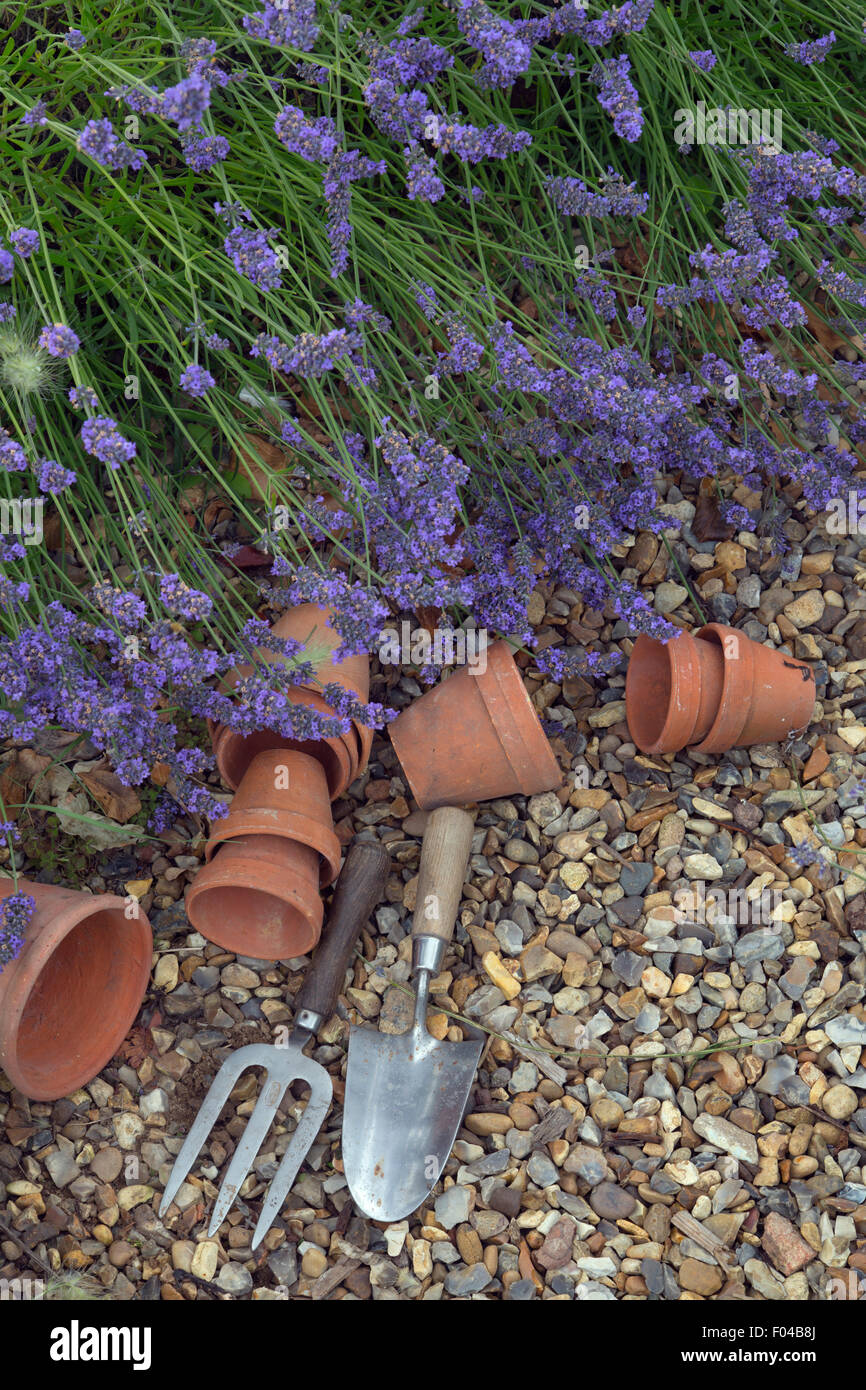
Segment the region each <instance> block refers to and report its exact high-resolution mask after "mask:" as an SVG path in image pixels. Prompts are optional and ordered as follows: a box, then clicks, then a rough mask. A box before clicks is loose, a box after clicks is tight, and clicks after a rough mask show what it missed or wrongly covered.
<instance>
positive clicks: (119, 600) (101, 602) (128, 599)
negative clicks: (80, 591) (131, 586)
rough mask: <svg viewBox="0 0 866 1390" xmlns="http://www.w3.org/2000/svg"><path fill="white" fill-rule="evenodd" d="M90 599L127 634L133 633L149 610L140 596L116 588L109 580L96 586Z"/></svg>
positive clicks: (104, 580) (99, 582)
mask: <svg viewBox="0 0 866 1390" xmlns="http://www.w3.org/2000/svg"><path fill="white" fill-rule="evenodd" d="M90 597H91V599H92V600H93V602H94V603H95V605H96V607H97V608H98V609H99V611H100V613H104V614H105V616H106V617H107V618H114V620H115V621H116V622H117V623H118V625H119V626H120V627H121V628H122V629H123V631H125V632H133V631H134V630H135V629H136V628H137V627H139V626H140V625H141V623H142V622H143V621H144V618H145V615H146V613H147V609H146V608H145V605H144V601H143V600H142V599H141V598H139V596H138V594H131V593H128V592H127V590H125V589H118V588H115V587H114V585H113V584H112V583H111V581H110V580H108V579H101V580H99V581H98V583H96V584H94V586H93V588H92V589H91V591H90Z"/></svg>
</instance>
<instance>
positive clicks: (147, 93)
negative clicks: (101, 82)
mask: <svg viewBox="0 0 866 1390" xmlns="http://www.w3.org/2000/svg"><path fill="white" fill-rule="evenodd" d="M105 95H106V96H107V97H110V98H111V100H112V101H122V102H123V104H124V105H125V106H128V107H129V109H130V111H135V112H137V113H138V115H139V116H159V115H160V114H161V112H162V93H161V92H158V91H157V90H156V88H155V87H131V86H125V87H109V88H108V90H107V91H106V93H105Z"/></svg>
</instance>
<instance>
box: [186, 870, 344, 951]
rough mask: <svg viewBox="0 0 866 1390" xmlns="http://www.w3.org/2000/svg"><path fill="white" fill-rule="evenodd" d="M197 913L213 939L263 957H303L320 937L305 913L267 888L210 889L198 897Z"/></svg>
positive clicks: (230, 948) (205, 932)
mask: <svg viewBox="0 0 866 1390" xmlns="http://www.w3.org/2000/svg"><path fill="white" fill-rule="evenodd" d="M195 916H196V928H197V930H198V931H200V932H201V933H202V935H203V936H206V937H207V939H208V940H209V941H213V942H215V943H216V944H217V945H218V946H223V947H225V949H226V950H228V951H240V952H242V953H243V954H244V955H245V956H254V957H257V958H258V959H260V960H288V959H289V958H290V957H292V956H302V955H304V954H305V953H306V952H307V951H309V950H311V949H312V947H313V946H314V945H315V943H316V940H317V939H318V933H317V932H314V930H313V927H312V924H311V923H310V921H309V920H308V918H307V917H305V916H304V914H303V913H302V912H300V911H299V910H298V909H297V908H296V907H293V906H292V904H291V903H287V902H284V901H283V899H282V898H278V897H277V896H276V895H275V894H273V893H269V892H267V891H266V890H263V889H257V888H247V887H242V886H241V887H235V888H232V887H223V886H215V887H213V888H206V889H205V890H204V891H203V892H202V893H201V894H199V895H198V897H197V898H196V904H195Z"/></svg>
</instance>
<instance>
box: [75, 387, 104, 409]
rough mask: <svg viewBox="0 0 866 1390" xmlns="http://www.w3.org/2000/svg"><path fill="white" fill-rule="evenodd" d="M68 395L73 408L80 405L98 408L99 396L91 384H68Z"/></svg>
mask: <svg viewBox="0 0 866 1390" xmlns="http://www.w3.org/2000/svg"><path fill="white" fill-rule="evenodd" d="M68 396H69V400H70V402H71V404H72V409H73V410H80V409H81V407H82V406H86V408H87V409H88V410H98V409H99V397H98V396H97V394H96V392H95V391H94V389H93V387H92V386H70V388H69V391H68Z"/></svg>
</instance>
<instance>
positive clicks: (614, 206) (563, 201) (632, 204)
mask: <svg viewBox="0 0 866 1390" xmlns="http://www.w3.org/2000/svg"><path fill="white" fill-rule="evenodd" d="M545 187H546V188H547V191H548V193H549V194H550V197H551V198H552V199H553V201H554V203H555V204H556V206H557V208H558V209H559V211H560V212H561V213H564V214H565V215H567V216H571V217H641V216H642V215H643V214H644V213H645V212H646V210H647V206H648V204H649V194H648V193H637V192H636V191H635V184H633V183H628V184H627V183H626V182H625V180H624V179H623V177H622V175H621V174H617V173H614V171H613V169H608V171H607V174H606V175H605V176H604V177H603V178H602V180H601V192H600V193H593V192H591V191H590V190H589V189H587V187H586V185H585V183H584V182H583V180H582V179H574V178H552V179H547V180H546V182H545Z"/></svg>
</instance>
